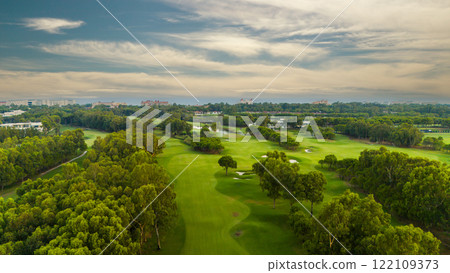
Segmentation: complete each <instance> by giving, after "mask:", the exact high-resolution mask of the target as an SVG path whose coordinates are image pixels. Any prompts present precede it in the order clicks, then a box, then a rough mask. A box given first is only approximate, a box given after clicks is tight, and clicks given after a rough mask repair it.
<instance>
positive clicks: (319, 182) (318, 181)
mask: <svg viewBox="0 0 450 273" xmlns="http://www.w3.org/2000/svg"><path fill="white" fill-rule="evenodd" d="M301 184H303V187H304V198H305V199H306V200H308V201H309V202H311V216H313V204H314V203H320V202H322V201H323V192H324V190H325V188H324V187H325V184H327V179H326V178H325V175H323V173H321V172H319V171H312V172H309V173H308V174H306V175H303V176H302V183H301Z"/></svg>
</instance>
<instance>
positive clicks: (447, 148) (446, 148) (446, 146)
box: [443, 144, 450, 152]
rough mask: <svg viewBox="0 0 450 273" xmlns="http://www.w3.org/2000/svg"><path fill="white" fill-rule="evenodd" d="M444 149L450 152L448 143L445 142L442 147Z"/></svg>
mask: <svg viewBox="0 0 450 273" xmlns="http://www.w3.org/2000/svg"><path fill="white" fill-rule="evenodd" d="M443 149H444V151H446V152H450V144H447V145H445V146H444V147H443Z"/></svg>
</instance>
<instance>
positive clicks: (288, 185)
mask: <svg viewBox="0 0 450 273" xmlns="http://www.w3.org/2000/svg"><path fill="white" fill-rule="evenodd" d="M266 156H267V157H266V158H264V159H262V160H260V161H259V162H256V163H255V164H253V166H252V167H253V171H254V172H255V173H256V174H257V175H258V176H259V181H260V186H261V189H262V190H263V191H266V192H267V196H268V197H270V198H271V199H272V200H273V208H275V203H276V200H277V199H279V198H281V197H282V198H285V199H288V200H290V202H291V204H293V202H294V200H295V199H294V197H295V198H296V199H297V200H299V201H300V200H308V201H309V202H310V203H311V210H310V212H311V215H312V214H313V205H314V204H316V203H320V202H322V201H323V191H324V189H325V184H326V183H327V180H326V178H325V176H324V175H323V174H322V173H321V172H319V171H312V172H309V173H306V174H301V173H300V172H299V171H300V166H299V164H297V163H290V162H289V161H288V159H287V156H286V154H285V153H283V152H278V151H274V152H268V153H267V154H266ZM275 178H276V179H275ZM291 194H292V195H291Z"/></svg>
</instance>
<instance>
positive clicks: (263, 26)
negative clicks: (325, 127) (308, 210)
mask: <svg viewBox="0 0 450 273" xmlns="http://www.w3.org/2000/svg"><path fill="white" fill-rule="evenodd" d="M99 1H100V3H101V4H102V5H103V6H104V7H102V5H101V4H100V3H99V2H98V1H96V0H77V1H60V0H40V1H35V0H2V1H0V100H9V99H32V98H33V99H39V98H71V99H76V100H77V101H84V102H89V101H99V100H101V101H112V100H114V101H126V102H140V101H141V100H147V99H150V100H154V99H159V100H168V101H170V102H176V103H184V104H205V103H209V102H220V101H224V102H230V103H234V102H238V101H239V100H240V99H241V98H246V99H250V98H256V100H255V101H256V102H266V101H267V102H311V101H314V100H320V99H328V100H329V101H344V102H345V101H378V102H387V101H424V102H440V103H450V27H449V26H450V16H449V14H450V1H448V0H354V1H352V0H226V1H224V0H217V1H216V0H215V1H213V0H189V1H181V0H164V1H162V0H161V1H159V0H127V1H124V0H122V1H120V0H99ZM105 8H106V9H108V10H109V11H110V13H111V14H112V15H111V14H110V13H108V11H106V10H105ZM113 16H114V17H116V18H117V20H118V21H120V22H121V24H122V25H123V26H121V25H120V24H119V23H118V22H117V21H116V20H115V18H114V17H113ZM333 19H335V20H334V21H333ZM331 22H332V23H331ZM330 23H331V24H330ZM329 24H330V25H329ZM327 25H329V27H328V28H325V27H326V26H327ZM124 27H126V28H127V29H128V31H129V32H130V33H131V34H130V33H128V32H127V31H126V30H125V28H124ZM319 34H320V35H319ZM318 35H319V36H318ZM133 36H134V37H133ZM135 38H136V39H135ZM311 42H312V43H311ZM308 45H309V46H308ZM152 55H153V56H152ZM296 56H298V57H297V58H296V59H295V61H293V62H292V64H291V65H290V66H288V64H289V63H291V61H292V60H293V59H294V58H295V57H296ZM163 66H164V67H165V68H164V67H163ZM166 69H167V70H166ZM168 71H169V72H170V73H171V74H170V73H169V72H168Z"/></svg>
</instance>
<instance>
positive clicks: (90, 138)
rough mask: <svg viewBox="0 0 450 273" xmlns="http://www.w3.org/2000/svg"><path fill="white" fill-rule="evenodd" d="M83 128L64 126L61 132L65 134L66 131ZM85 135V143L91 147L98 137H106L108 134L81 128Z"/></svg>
mask: <svg viewBox="0 0 450 273" xmlns="http://www.w3.org/2000/svg"><path fill="white" fill-rule="evenodd" d="M78 128H81V127H75V126H69V125H62V126H61V132H64V131H66V130H75V129H78ZM81 129H82V130H83V133H84V141H85V142H86V144H87V146H88V147H91V146H92V144H94V141H95V140H96V139H97V137H105V136H106V135H107V134H109V133H108V132H104V131H99V130H95V129H89V128H81Z"/></svg>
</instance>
